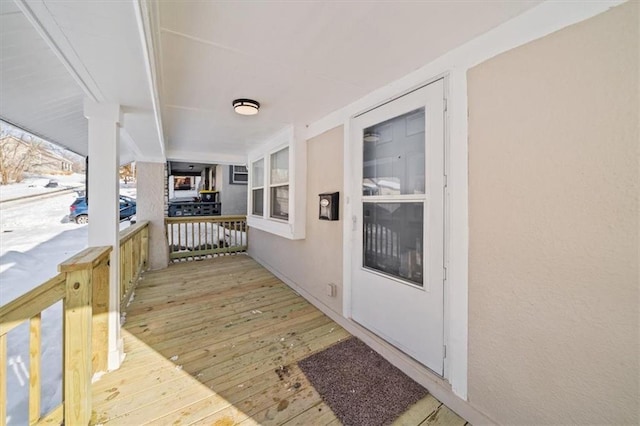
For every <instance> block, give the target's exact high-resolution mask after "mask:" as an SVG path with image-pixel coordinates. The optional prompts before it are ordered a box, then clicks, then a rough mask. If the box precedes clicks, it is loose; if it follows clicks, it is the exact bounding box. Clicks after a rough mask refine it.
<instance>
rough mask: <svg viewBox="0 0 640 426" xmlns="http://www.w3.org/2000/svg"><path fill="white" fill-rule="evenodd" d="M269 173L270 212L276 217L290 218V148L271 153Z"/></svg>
mask: <svg viewBox="0 0 640 426" xmlns="http://www.w3.org/2000/svg"><path fill="white" fill-rule="evenodd" d="M270 160H271V161H270V173H269V191H270V200H269V205H270V209H269V212H270V213H269V214H270V216H271V217H272V218H274V219H283V220H287V219H289V148H285V149H282V150H280V151H278V152H275V153H273V154H271V158H270Z"/></svg>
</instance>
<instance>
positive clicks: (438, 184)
mask: <svg viewBox="0 0 640 426" xmlns="http://www.w3.org/2000/svg"><path fill="white" fill-rule="evenodd" d="M444 83H445V82H444V79H438V80H435V81H433V82H430V83H429V84H426V85H424V86H422V87H420V88H417V89H416V90H413V91H411V92H409V93H406V94H404V95H403V96H401V97H398V98H396V99H394V100H393V101H392V102H387V103H385V104H383V105H381V106H379V107H377V108H375V109H372V110H369V111H368V112H366V113H364V114H361V115H358V116H356V117H354V119H353V120H352V121H351V126H352V131H353V134H352V135H351V137H350V140H349V143H350V145H351V146H352V147H353V151H352V152H353V154H354V157H353V158H352V159H351V163H353V164H354V169H353V174H354V176H353V178H352V179H351V183H352V187H351V199H352V200H353V202H352V203H351V204H353V207H354V211H353V214H352V219H355V218H357V221H354V220H352V222H354V223H356V225H355V226H353V227H352V230H353V234H352V238H353V250H352V253H353V262H352V274H353V275H352V277H353V278H352V281H351V290H352V292H351V299H350V300H351V302H352V305H351V307H350V308H351V314H352V317H351V319H352V320H354V321H356V322H359V323H360V324H361V325H363V326H364V327H365V328H367V329H369V330H370V331H372V332H374V333H375V334H376V335H378V336H379V337H381V338H383V339H384V340H385V341H387V342H389V343H391V344H392V345H394V346H395V347H397V348H399V349H401V350H402V351H403V352H404V353H406V354H409V355H410V356H412V357H413V358H414V359H416V360H419V361H420V363H421V364H423V365H425V366H428V367H429V368H430V369H431V370H432V371H433V372H435V373H436V374H438V375H443V374H444V371H443V364H444V362H443V358H444V350H443V345H444V341H443V340H444V339H443V337H444V336H443V334H444V295H443V291H444V286H443V277H444V270H443V269H444V264H443V262H444V259H443V251H444V242H443V239H444V235H443V231H444V199H443V193H442V191H443V185H444V179H445V178H444V176H443V175H444V172H445V170H444V167H443V162H444V159H445V153H444V150H445V143H444V119H443V115H442V114H443V113H444V98H445V93H444V90H445V84H444ZM416 108H424V114H425V116H424V118H425V127H424V132H425V133H424V138H425V139H424V141H423V143H424V144H425V146H424V149H425V151H424V152H425V160H424V161H425V164H424V172H425V175H424V183H426V188H425V193H424V194H404V195H397V196H384V195H378V196H375V197H364V196H363V194H362V193H361V191H362V190H361V188H362V179H363V178H362V171H363V162H364V158H363V155H362V149H363V141H362V133H361V129H362V127H361V126H369V125H374V124H379V123H382V122H385V121H386V120H390V119H392V118H394V117H396V116H400V115H404V114H409V113H411V112H412V111H415V109H416ZM354 125H355V127H354ZM356 151H357V152H356ZM365 202H374V203H375V202H392V203H403V202H417V203H423V207H424V217H423V220H424V223H423V225H424V228H423V232H424V235H423V238H424V240H423V249H424V252H423V255H424V257H423V262H424V273H425V274H424V283H423V285H422V286H420V285H418V286H414V285H413V284H411V283H409V282H407V281H405V280H403V279H402V278H400V277H395V276H392V277H390V276H388V275H385V274H384V273H381V272H380V271H376V270H374V269H371V268H367V267H364V266H363V264H362V263H361V262H362V261H363V257H362V256H363V254H362V250H363V249H362V240H361V237H362V228H363V226H364V218H363V216H362V212H363V210H362V206H363V203H365ZM358 277H359V278H358ZM365 282H366V283H367V284H366V285H364V284H363V283H365ZM392 282H396V284H392ZM412 287H413V288H412ZM356 294H357V295H358V296H356ZM392 300H394V301H395V302H391V301H392ZM384 301H388V302H389V305H388V306H389V308H388V311H387V314H386V315H385V316H384V318H383V317H381V316H380V315H379V314H377V313H374V312H373V311H371V309H370V306H371V305H372V304H386V303H385V302H384ZM400 306H402V309H401V310H400V311H398V310H396V309H395V308H399V307H400ZM394 307H395V308H394ZM406 321H409V322H410V323H411V324H413V326H411V327H406ZM393 324H395V325H393ZM401 324H403V325H401Z"/></svg>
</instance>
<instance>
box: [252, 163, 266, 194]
mask: <svg viewBox="0 0 640 426" xmlns="http://www.w3.org/2000/svg"><path fill="white" fill-rule="evenodd" d="M251 173H252V176H251V186H252V187H253V188H257V187H260V186H264V159H261V160H258V161H256V162H255V163H253V165H252V167H251Z"/></svg>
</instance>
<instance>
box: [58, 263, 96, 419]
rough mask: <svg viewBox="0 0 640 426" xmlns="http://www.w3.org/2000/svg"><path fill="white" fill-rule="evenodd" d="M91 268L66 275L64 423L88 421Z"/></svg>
mask: <svg viewBox="0 0 640 426" xmlns="http://www.w3.org/2000/svg"><path fill="white" fill-rule="evenodd" d="M91 313H92V309H91V269H89V268H85V269H80V270H75V271H70V272H67V280H66V292H65V300H64V420H65V425H87V424H89V420H90V419H91V375H92V374H91Z"/></svg>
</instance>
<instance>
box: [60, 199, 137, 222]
mask: <svg viewBox="0 0 640 426" xmlns="http://www.w3.org/2000/svg"><path fill="white" fill-rule="evenodd" d="M135 214H136V200H135V199H133V198H130V197H127V196H124V195H121V196H120V220H121V221H123V220H127V219H130V218H131V217H132V216H135ZM69 219H70V220H73V221H75V222H76V223H89V207H88V206H87V199H86V198H85V197H78V198H76V199H75V201H74V202H73V203H72V204H71V205H70V206H69Z"/></svg>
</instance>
